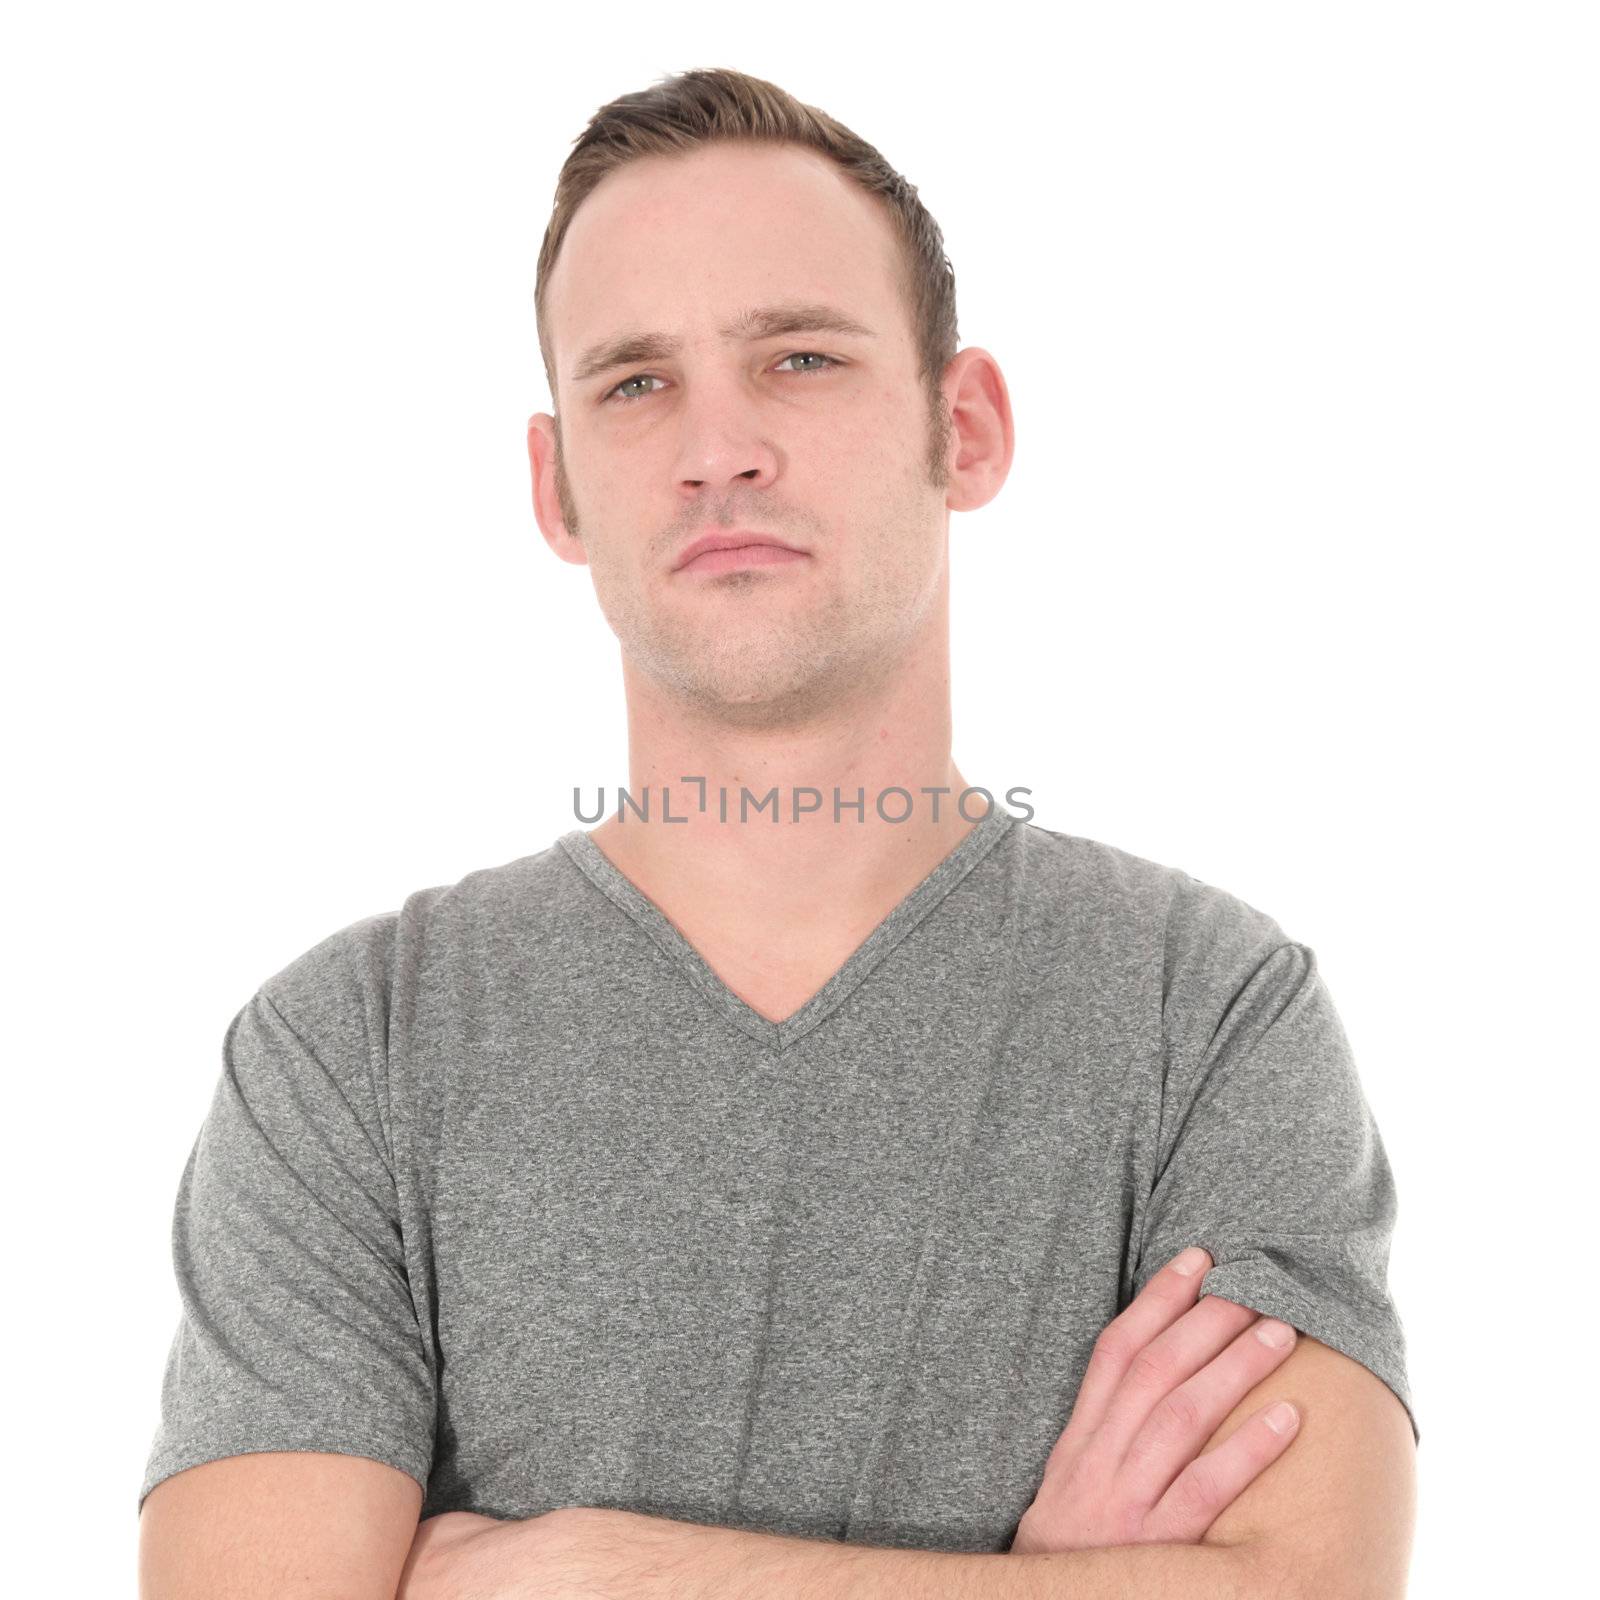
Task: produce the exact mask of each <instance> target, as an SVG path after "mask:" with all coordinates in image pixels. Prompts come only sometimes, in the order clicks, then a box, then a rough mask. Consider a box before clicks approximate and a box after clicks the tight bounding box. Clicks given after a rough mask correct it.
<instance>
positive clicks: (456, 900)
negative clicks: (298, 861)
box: [259, 841, 581, 1032]
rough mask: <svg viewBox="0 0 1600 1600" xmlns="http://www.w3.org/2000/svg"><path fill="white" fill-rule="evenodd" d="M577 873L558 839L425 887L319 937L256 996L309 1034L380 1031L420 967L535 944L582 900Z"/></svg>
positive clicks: (474, 959)
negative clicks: (361, 1028)
mask: <svg viewBox="0 0 1600 1600" xmlns="http://www.w3.org/2000/svg"><path fill="white" fill-rule="evenodd" d="M575 889H581V882H579V881H578V875H577V874H576V873H574V871H573V870H572V867H571V865H570V864H569V863H568V861H567V859H566V854H565V852H564V851H563V850H562V849H561V847H560V841H556V842H555V843H552V844H551V845H549V846H547V847H546V848H545V849H544V850H541V851H539V852H537V853H535V854H532V855H526V856H519V857H517V858H516V859H514V860H511V861H507V862H503V863H500V864H498V865H495V866H490V867H480V868H476V869H474V870H473V871H471V872H468V873H465V874H464V875H463V876H461V877H460V878H457V879H456V880H455V881H454V882H453V883H440V884H429V885H427V886H425V887H422V888H418V889H414V890H412V891H411V892H410V893H408V894H405V895H403V896H402V897H401V900H400V904H399V905H398V906H397V907H395V908H394V909H392V910H388V911H380V912H374V913H371V914H369V915H366V916H363V917H359V918H357V919H355V920H354V921H351V922H348V923H346V924H344V925H343V926H342V927H339V928H336V929H334V930H333V931H332V932H330V933H327V934H325V935H324V936H323V937H322V938H320V939H319V940H317V942H316V943H315V944H313V945H311V946H310V947H309V948H308V949H306V950H304V951H303V952H302V953H301V954H299V955H297V956H296V957H294V959H293V960H291V961H290V962H288V963H287V964H286V965H285V966H283V967H281V968H280V969H279V970H278V971H276V972H274V973H273V974H272V975H271V976H270V977H268V978H267V979H266V980H265V981H264V982H263V983H262V985H261V987H260V991H259V993H260V995H261V996H262V997H264V998H265V999H266V1000H267V1001H268V1002H269V1003H270V1004H271V1005H273V1006H274V1007H275V1008H277V1009H278V1010H279V1011H281V1012H283V1013H284V1014H285V1015H286V1016H291V1017H294V1018H298V1019H301V1020H302V1021H303V1022H304V1023H305V1024H306V1026H307V1027H308V1028H310V1029H312V1030H313V1031H315V1030H318V1029H327V1030H331V1031H334V1032H339V1031H347V1030H348V1029H350V1028H351V1027H352V1026H354V1025H356V1024H357V1023H364V1024H365V1025H366V1026H367V1027H368V1028H369V1029H381V1028H382V1027H383V1025H384V1022H385V1020H386V1019H387V1017H388V1014H389V1012H390V1009H391V1007H392V1005H393V1003H394V1000H395V997H396V995H397V994H401V993H403V992H404V991H406V990H407V988H408V987H409V986H411V985H413V984H414V983H415V982H416V979H417V976H418V972H419V970H420V969H421V968H424V967H434V968H437V967H438V966H440V965H441V964H443V965H454V964H457V963H465V964H467V965H477V964H479V963H480V962H481V960H482V958H483V957H484V956H486V955H491V954H492V953H493V952H494V951H495V949H496V947H501V948H503V949H505V950H509V951H516V950H519V949H520V950H524V951H526V950H531V949H534V948H537V946H538V945H539V943H540V935H541V934H543V933H545V932H547V931H548V930H549V929H550V928H552V927H554V926H556V925H558V924H559V923H560V921H561V920H562V919H563V918H564V917H565V916H566V914H567V913H568V912H570V911H572V910H573V909H575V908H576V907H577V906H579V905H580V904H581V899H580V897H579V895H578V894H577V893H575Z"/></svg>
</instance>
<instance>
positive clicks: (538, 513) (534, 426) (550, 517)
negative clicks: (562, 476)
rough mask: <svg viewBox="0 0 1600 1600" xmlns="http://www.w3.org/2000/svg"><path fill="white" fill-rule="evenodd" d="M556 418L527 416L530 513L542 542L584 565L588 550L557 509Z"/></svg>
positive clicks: (558, 553) (565, 556)
mask: <svg viewBox="0 0 1600 1600" xmlns="http://www.w3.org/2000/svg"><path fill="white" fill-rule="evenodd" d="M555 428H556V419H555V418H554V417H553V416H551V415H550V414H549V413H548V412H544V411H539V412H535V413H534V415H533V416H531V417H529V418H528V466H529V467H530V469H531V470H532V473H533V514H534V517H535V518H536V519H537V520H538V523H539V532H540V533H542V534H543V535H544V540H545V543H546V544H548V545H549V546H550V548H551V549H552V550H554V551H555V553H556V554H557V555H558V556H560V557H561V559H562V560H563V561H570V562H572V564H573V565H574V566H579V567H586V566H588V564H589V557H588V553H587V552H586V551H585V550H584V548H583V544H582V541H581V540H579V539H578V538H577V536H576V535H575V534H572V533H569V532H568V531H567V523H566V518H565V517H564V516H563V515H562V511H561V493H560V491H559V489H558V488H557V487H556V432H555Z"/></svg>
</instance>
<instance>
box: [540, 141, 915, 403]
mask: <svg viewBox="0 0 1600 1600" xmlns="http://www.w3.org/2000/svg"><path fill="white" fill-rule="evenodd" d="M900 262H901V257H900V254H899V251H898V248H897V244H896V240H895V235H894V232H893V229H892V226H891V224H890V221H889V218H888V216H887V214H886V212H885V211H884V209H883V204H882V202H880V201H879V200H877V199H876V198H875V197H874V196H872V195H869V194H868V193H866V191H864V190H863V189H861V188H860V187H859V186H858V185H857V184H855V183H854V182H853V181H852V180H851V179H849V178H848V177H846V176H845V174H844V173H842V172H841V171H840V170H839V169H838V168H837V167H836V166H835V165H834V164H833V163H832V162H831V161H830V160H829V159H828V158H827V157H826V156H824V155H822V154H821V153H820V152H818V151H814V150H809V149H805V148H803V147H800V146H794V145H756V146H739V145H729V144H720V145H713V146H708V147H705V148H703V149H699V150H695V151H693V152H690V153H689V154H686V155H673V156H647V157H643V158H640V159H639V160H637V161H632V162H629V163H628V164H627V165H626V166H624V167H621V168H619V169H618V170H617V171H615V172H612V173H609V174H608V175H607V176H606V177H605V178H604V179H603V180H602V181H601V183H600V184H599V185H597V186H596V188H595V189H594V190H593V192H592V193H591V194H589V195H588V196H587V198H585V200H584V201H583V203H582V204H581V205H580V206H579V207H578V210H577V212H576V214H575V215H574V217H573V219H572V222H571V225H570V226H569V227H568V229H567V234H566V237H565V239H564V240H563V241H562V245H561V254H560V256H559V257H558V258H557V261H556V265H555V267H554V269H553V270H552V273H551V276H550V281H549V285H548V288H547V291H546V312H547V321H548V327H549V334H550V340H551V343H552V346H553V347H554V348H553V352H552V353H553V357H554V361H555V365H556V372H557V377H558V381H559V382H562V383H565V382H567V381H568V379H569V377H570V375H571V369H572V366H573V362H574V358H575V356H576V354H577V352H578V351H580V350H583V349H587V348H589V347H590V346H592V345H593V344H594V343H595V342H597V341H601V340H604V339H606V338H608V337H609V336H611V335H613V334H615V333H617V332H619V331H621V330H624V329H633V328H639V329H649V330H654V331H659V332H662V333H665V334H670V335H677V336H681V337H683V338H684V339H686V340H688V341H689V342H690V343H691V344H694V343H697V342H701V341H706V342H708V343H709V342H711V341H715V340H716V339H717V338H718V331H719V330H720V329H721V328H722V327H723V325H724V324H725V323H726V322H727V321H728V318H729V315H730V313H733V312H737V311H741V310H743V309H744V308H745V307H747V306H754V305H760V304H766V303H772V302H779V301H810V302H817V301H821V302H826V303H828V304H830V305H834V306H837V307H838V308H839V309H841V310H843V311H845V312H847V313H848V314H849V315H851V316H853V317H855V318H857V319H858V320H859V321H861V322H863V323H865V324H867V325H868V326H869V327H872V328H874V329H876V330H878V332H879V334H880V336H881V337H884V338H886V339H887V338H893V337H895V336H897V335H899V334H900V333H901V326H900V325H901V323H902V322H904V321H905V312H904V310H903V308H902V302H901V297H900V291H899V285H898V281H897V274H898V273H899V271H900ZM905 337H907V338H909V332H907V333H906V334H905Z"/></svg>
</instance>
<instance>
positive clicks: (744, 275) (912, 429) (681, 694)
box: [546, 145, 951, 725]
mask: <svg viewBox="0 0 1600 1600" xmlns="http://www.w3.org/2000/svg"><path fill="white" fill-rule="evenodd" d="M900 273H901V257H900V255H899V252H898V246H897V244H896V242H895V239H894V236H893V234H892V232H891V228H890V224H889V221H888V218H887V216H886V215H885V214H884V213H883V212H882V211H881V210H880V209H879V203H878V202H877V201H875V200H874V199H873V198H872V197H871V196H869V195H867V194H865V193H864V192H862V191H860V190H859V189H857V188H856V187H855V186H854V185H853V184H852V183H851V182H850V180H849V179H847V178H846V177H845V176H844V175H843V174H842V173H841V172H839V171H838V169H837V168H835V167H834V166H833V165H832V163H831V162H829V161H828V160H827V158H826V157H823V156H821V155H819V154H817V153H816V152H814V151H810V150H806V149H803V148H800V147H797V146H790V145H784V146H772V145H766V146H738V145H714V146H709V147H706V148H703V149H700V150H696V151H694V152H693V153H691V154H689V155H686V156H674V157H664V158H663V157H649V158H645V159H642V160H639V161H636V162H632V163H630V164H629V165H627V166H626V167H623V168H621V169H620V170H618V171H617V172H614V173H612V174H610V175H609V176H608V177H607V178H606V179H605V180H604V181H603V182H602V183H601V184H600V185H599V186H598V187H597V188H596V189H595V190H594V192H593V193H592V194H591V195H590V196H589V197H588V198H587V199H586V200H585V201H584V202H583V204H582V205H581V206H580V207H579V209H578V212H577V214H576V216H575V217H574V218H573V221H572V225H571V227H570V229H569V230H568V233H567V236H566V239H565V241H564V242H563V245H562V250H561V255H560V257H559V259H558V261H557V263H556V266H555V269H554V271H553V273H552V275H551V279H550V282H549V285H548V290H547V297H546V311H547V320H548V327H549V332H550V340H551V344H552V347H553V348H552V352H551V354H552V362H553V365H554V367H555V379H556V385H557V395H556V405H557V412H558V416H559V419H560V420H559V424H558V426H557V430H556V444H557V449H556V453H555V482H556V490H557V494H558V497H559V501H560V506H561V513H562V517H563V519H564V520H565V522H566V525H567V532H568V533H569V534H570V535H572V536H573V537H574V538H575V539H576V540H578V541H579V542H580V543H579V544H577V545H569V544H568V543H567V542H566V541H560V540H557V539H552V543H555V544H557V547H558V549H559V550H561V551H562V552H563V553H565V554H566V555H567V558H568V559H572V560H580V561H581V560H587V562H588V565H589V567H590V568H591V571H592V573H593V578H594V586H595V593H596V596H597V598H598V600H599V602H600V607H601V610H602V612H603V613H604V615H605V617H606V620H607V622H608V623H609V624H610V626H611V628H612V631H613V632H614V633H615V634H616V636H617V638H618V639H619V641H620V642H621V644H622V646H623V650H624V653H625V654H626V655H627V657H628V658H629V661H630V663H631V664H632V665H633V666H634V667H636V668H637V669H639V670H640V671H642V672H644V673H645V674H646V675H648V676H649V677H650V678H651V679H652V680H653V681H654V682H655V683H657V684H658V685H659V686H660V687H661V688H662V689H663V690H664V691H666V692H668V693H670V694H672V695H673V696H674V697H676V698H678V699H680V700H682V701H683V702H685V703H686V704H687V705H689V706H691V707H693V708H697V709H700V710H703V711H705V712H707V713H709V714H711V715H712V716H714V717H715V718H717V719H719V720H723V721H726V720H728V719H729V718H730V716H731V717H734V718H737V719H738V720H740V721H742V722H745V723H748V724H750V725H763V724H772V725H776V724H778V723H782V722H792V721H797V720H802V719H804V718H805V717H806V716H808V715H810V714H815V713H816V712H819V711H821V710H823V709H825V708H826V707H828V706H830V705H837V704H839V703H840V702H841V701H843V700H844V699H846V698H848V697H849V696H850V695H851V694H852V693H858V692H860V691H862V690H863V689H864V688H867V687H870V686H872V685H875V684H877V683H879V682H881V681H883V680H884V679H885V678H886V677H888V676H890V675H892V674H893V672H894V669H895V666H896V664H897V662H898V661H899V660H900V659H901V658H902V657H903V655H904V653H905V651H906V650H907V649H908V647H909V646H910V645H911V643H912V642H913V640H914V638H915V636H916V635H917V633H918V631H919V629H926V628H928V627H931V626H934V625H937V624H940V623H941V620H942V618H941V613H939V612H937V611H935V610H934V605H935V601H936V600H938V599H940V598H941V596H942V594H943V588H944V579H945V569H946V543H947V536H948V528H949V512H948V508H947V504H946V498H945V492H946V481H947V480H946V476H945V474H946V470H947V464H948V455H949V441H950V437H951V436H950V433H949V431H948V421H947V418H946V414H945V410H944V407H943V405H942V404H941V405H940V406H939V407H938V408H937V410H936V411H935V410H934V408H932V407H930V405H929V403H928V398H927V396H926V391H925V388H924V386H923V383H922V381H921V378H920V375H919V371H918V363H917V351H916V348H915V344H914V340H913V332H912V327H911V322H910V312H909V310H908V307H907V305H906V304H905V301H904V299H903V297H902V295H901V292H900V288H899V280H900ZM791 304H798V305H807V306H813V305H824V306H827V307H831V308H833V309H834V310H836V311H838V312H840V313H842V314H843V315H844V316H845V317H847V318H849V319H850V320H852V321H853V322H855V323H858V324H860V325H861V326H862V327H863V328H864V329H866V330H870V331H869V332H865V333H850V334H845V333H838V332H827V331H813V330H809V329H807V330H801V331H794V332H788V333H779V334H767V335H764V336H761V337H758V338H754V339H751V338H749V337H739V338H736V339H728V338H725V337H724V336H723V333H722V330H723V329H724V326H725V325H726V324H729V323H732V322H733V321H734V320H735V318H737V317H739V316H741V315H742V314H744V313H746V312H749V311H755V310H759V309H762V308H766V307H770V306H776V305H791ZM633 333H659V334H663V335H666V336H667V337H668V338H669V339H677V340H680V341H681V347H680V348H679V349H678V350H677V351H676V352H675V353H669V354H659V355H655V356H649V357H641V356H638V355H637V354H635V355H633V356H631V357H627V358H624V359H622V360H620V361H616V362H612V363H610V364H608V365H607V366H605V367H604V368H603V369H602V370H599V371H596V372H590V373H588V374H587V375H586V374H585V373H584V371H583V367H584V365H585V358H586V356H587V355H588V354H589V353H591V352H592V351H594V350H595V348H596V347H599V346H603V345H605V344H609V343H611V342H613V341H615V340H616V339H617V338H618V337H620V336H622V335H625V334H633ZM823 358H827V359H823ZM708 529H713V530H719V531H724V532H730V533H731V532H734V531H736V530H741V529H744V530H755V531H759V532H763V533H767V534H771V535H773V536H775V537H776V538H778V539H781V540H783V541H784V542H785V543H787V544H791V545H794V546H796V547H798V548H799V549H800V550H802V551H804V552H805V555H804V556H803V557H802V558H800V559H798V560H792V561H788V562H785V563H783V564H780V565H760V566H756V565H744V566H739V567H736V568H734V569H732V570H728V571H723V572H715V571H707V570H704V569H699V568H695V567H688V568H683V569H682V570H679V569H678V563H679V561H680V559H681V553H682V550H683V547H684V546H685V545H687V544H688V543H689V541H690V540H692V539H695V538H697V537H698V536H699V535H700V534H702V533H704V532H705V531H707V530H708Z"/></svg>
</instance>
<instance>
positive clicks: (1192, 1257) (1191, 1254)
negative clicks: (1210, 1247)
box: [1172, 1244, 1206, 1278]
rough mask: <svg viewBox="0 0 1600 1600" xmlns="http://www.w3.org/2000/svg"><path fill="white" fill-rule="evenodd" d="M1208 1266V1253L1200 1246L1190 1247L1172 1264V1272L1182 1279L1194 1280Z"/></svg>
mask: <svg viewBox="0 0 1600 1600" xmlns="http://www.w3.org/2000/svg"><path fill="white" fill-rule="evenodd" d="M1205 1264H1206V1253H1205V1251H1204V1250H1202V1249H1201V1248H1200V1246H1199V1245H1197V1244H1195V1245H1190V1246H1189V1248H1188V1249H1187V1250H1185V1251H1184V1252H1183V1254H1182V1255H1181V1256H1179V1257H1177V1259H1176V1260H1175V1261H1174V1262H1173V1263H1172V1270H1173V1271H1174V1272H1176V1273H1177V1274H1178V1275H1179V1276H1180V1277H1184V1278H1192V1277H1193V1276H1194V1275H1195V1273H1197V1272H1198V1271H1199V1270H1200V1269H1201V1267H1203V1266H1204V1265H1205Z"/></svg>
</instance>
